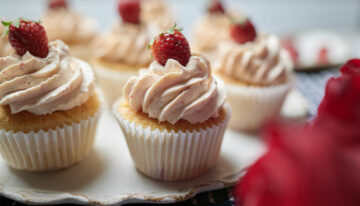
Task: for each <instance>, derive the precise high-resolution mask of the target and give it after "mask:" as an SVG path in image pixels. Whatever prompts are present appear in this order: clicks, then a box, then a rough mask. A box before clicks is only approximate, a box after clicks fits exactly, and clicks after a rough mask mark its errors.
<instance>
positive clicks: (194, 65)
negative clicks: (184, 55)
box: [123, 56, 226, 124]
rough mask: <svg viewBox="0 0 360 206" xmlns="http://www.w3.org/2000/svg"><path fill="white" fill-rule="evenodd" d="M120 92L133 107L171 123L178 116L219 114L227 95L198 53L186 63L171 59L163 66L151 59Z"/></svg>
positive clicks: (200, 118) (199, 118)
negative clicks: (147, 65) (146, 67)
mask: <svg viewBox="0 0 360 206" xmlns="http://www.w3.org/2000/svg"><path fill="white" fill-rule="evenodd" d="M123 94H124V97H125V99H126V100H127V101H128V102H129V105H130V107H131V108H132V109H133V110H135V111H142V112H144V113H146V114H148V115H149V117H151V118H155V119H157V120H158V121H159V122H164V121H167V122H170V123H171V124H175V123H176V122H178V121H179V120H180V119H183V120H186V121H189V122H190V123H192V124H196V123H202V122H205V121H206V120H208V119H209V118H211V117H216V116H217V115H218V111H219V110H220V109H221V108H222V105H223V104H224V102H225V99H226V92H225V88H224V85H223V82H222V81H221V80H219V79H217V78H214V77H213V76H211V70H210V64H209V62H208V60H207V59H206V58H204V57H201V56H192V57H191V58H190V61H189V63H188V64H187V65H186V66H185V67H184V66H182V65H181V64H180V63H179V62H178V61H176V60H173V59H169V60H168V61H167V63H166V65H165V66H162V65H160V64H159V63H158V62H157V61H153V62H152V64H151V65H150V67H149V68H148V69H143V70H140V72H139V76H137V77H132V78H130V79H129V81H128V82H127V84H126V85H125V86H124V88H123Z"/></svg>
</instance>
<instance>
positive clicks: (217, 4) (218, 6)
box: [207, 0, 225, 14]
mask: <svg viewBox="0 0 360 206" xmlns="http://www.w3.org/2000/svg"><path fill="white" fill-rule="evenodd" d="M207 11H208V12H209V13H211V14H215V13H220V14H224V13H225V9H224V6H223V5H222V3H221V1H220V0H214V1H212V2H211V3H210V5H209V7H208V9H207Z"/></svg>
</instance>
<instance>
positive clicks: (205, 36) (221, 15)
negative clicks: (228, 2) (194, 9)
mask: <svg viewBox="0 0 360 206" xmlns="http://www.w3.org/2000/svg"><path fill="white" fill-rule="evenodd" d="M241 16H242V15H241V14H239V13H236V14H235V13H230V12H228V11H226V10H225V8H224V6H223V5H222V3H221V1H220V0H212V1H211V3H210V5H209V6H208V8H207V12H206V14H205V15H204V16H203V17H202V18H201V19H199V20H198V21H197V22H196V23H195V27H194V30H193V40H192V46H193V47H194V50H195V52H198V53H200V54H204V55H206V57H208V58H209V59H210V60H213V58H214V55H215V52H216V49H217V46H218V44H219V42H222V41H225V40H229V39H230V38H231V37H230V33H229V28H230V26H231V19H232V18H240V17H241Z"/></svg>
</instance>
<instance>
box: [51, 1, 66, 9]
mask: <svg viewBox="0 0 360 206" xmlns="http://www.w3.org/2000/svg"><path fill="white" fill-rule="evenodd" d="M48 7H49V9H59V8H65V9H66V8H67V7H68V5H67V1H66V0H50V1H49V4H48Z"/></svg>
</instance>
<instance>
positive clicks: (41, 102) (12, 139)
mask: <svg viewBox="0 0 360 206" xmlns="http://www.w3.org/2000/svg"><path fill="white" fill-rule="evenodd" d="M17 25H18V26H17ZM9 29H10V33H9V40H10V42H11V44H12V46H13V47H14V49H15V50H16V52H14V53H12V54H11V55H9V56H6V57H1V58H0V105H1V106H0V154H1V156H2V158H3V159H4V160H5V162H6V163H7V164H8V165H9V166H10V167H13V168H15V169H19V170H28V171H49V170H56V169H61V168H66V167H69V166H71V165H73V164H75V163H77V162H79V161H81V160H82V159H84V158H85V157H86V155H87V154H88V153H89V152H90V151H91V149H92V146H93V142H94V137H95V131H96V125H97V122H98V118H99V116H100V108H101V107H100V101H99V97H98V94H97V93H96V91H95V85H94V74H93V72H92V69H91V67H90V65H89V64H87V63H86V62H84V61H82V60H80V59H77V58H74V57H71V56H70V55H69V54H68V47H67V46H66V44H65V43H63V42H62V41H60V40H57V41H53V42H51V43H49V44H48V40H47V37H46V32H45V30H44V28H43V27H42V26H41V25H40V24H38V23H35V22H31V21H24V20H21V21H19V20H16V21H14V22H12V23H11V24H10V25H9ZM15 33H16V35H15ZM24 42H26V43H24Z"/></svg>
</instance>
